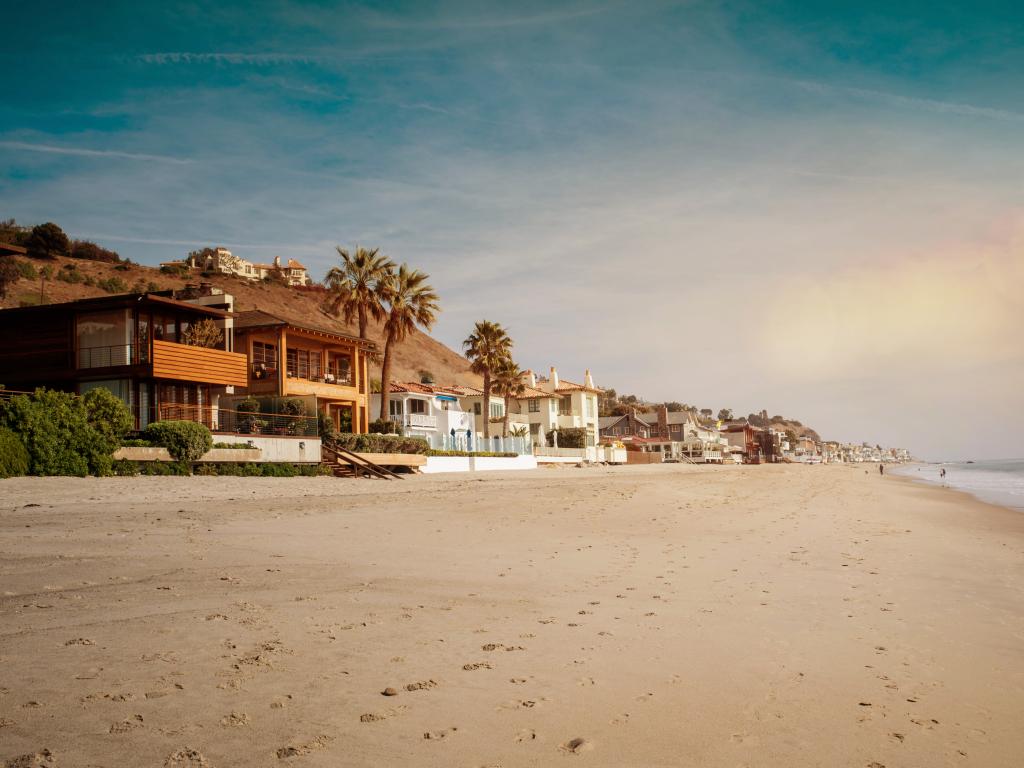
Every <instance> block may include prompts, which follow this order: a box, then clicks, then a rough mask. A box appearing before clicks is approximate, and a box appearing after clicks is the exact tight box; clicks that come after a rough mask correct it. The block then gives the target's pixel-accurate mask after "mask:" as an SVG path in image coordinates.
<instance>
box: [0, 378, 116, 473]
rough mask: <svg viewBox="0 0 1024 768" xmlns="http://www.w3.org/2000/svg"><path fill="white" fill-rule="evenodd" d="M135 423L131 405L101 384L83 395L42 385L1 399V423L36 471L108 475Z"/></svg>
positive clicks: (31, 468)
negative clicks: (100, 386)
mask: <svg viewBox="0 0 1024 768" xmlns="http://www.w3.org/2000/svg"><path fill="white" fill-rule="evenodd" d="M131 424H132V416H131V412H130V411H129V410H128V406H126V405H125V404H124V403H123V402H121V400H120V399H119V398H117V397H116V396H115V395H114V394H112V393H111V392H110V391H109V390H106V389H102V388H98V389H93V390H90V391H89V392H87V393H86V394H85V395H84V396H82V397H79V396H78V395H76V394H73V393H70V392H58V391H56V390H48V389H37V390H36V391H35V392H33V393H32V394H30V395H15V396H14V397H12V398H11V399H10V400H8V401H6V402H4V403H2V404H0V426H4V427H7V428H8V429H10V430H11V431H12V432H14V433H16V434H17V436H18V437H19V438H20V440H21V442H22V443H23V444H24V446H25V448H26V449H27V451H28V457H29V461H28V473H29V474H33V475H76V476H79V477H84V476H85V475H88V474H93V475H109V474H110V472H111V467H112V464H113V458H112V456H113V453H114V451H116V450H117V448H118V447H119V446H120V445H121V441H122V438H123V437H124V435H125V433H126V432H127V431H128V430H129V429H130V428H131Z"/></svg>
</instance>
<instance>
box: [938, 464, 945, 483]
mask: <svg viewBox="0 0 1024 768" xmlns="http://www.w3.org/2000/svg"><path fill="white" fill-rule="evenodd" d="M939 477H940V478H942V479H943V480H945V479H946V468H945V467H943V468H942V469H940V470H939Z"/></svg>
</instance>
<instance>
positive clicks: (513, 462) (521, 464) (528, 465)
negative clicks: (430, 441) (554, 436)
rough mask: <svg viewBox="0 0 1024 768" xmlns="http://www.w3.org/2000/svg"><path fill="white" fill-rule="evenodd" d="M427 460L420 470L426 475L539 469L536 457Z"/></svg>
mask: <svg viewBox="0 0 1024 768" xmlns="http://www.w3.org/2000/svg"><path fill="white" fill-rule="evenodd" d="M426 459H427V463H426V465H425V466H423V467H421V468H420V471H421V472H423V473H425V474H431V473H435V472H488V471H494V470H501V469H536V468H537V459H536V457H534V456H427V457H426Z"/></svg>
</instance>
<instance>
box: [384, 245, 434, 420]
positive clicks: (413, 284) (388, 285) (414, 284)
mask: <svg viewBox="0 0 1024 768" xmlns="http://www.w3.org/2000/svg"><path fill="white" fill-rule="evenodd" d="M429 279H430V276H429V275H427V274H426V273H425V272H420V271H419V270H418V269H410V268H409V267H408V265H406V264H403V265H402V266H400V267H399V268H398V271H397V272H394V273H392V274H391V275H390V276H389V277H388V278H386V279H385V280H384V281H383V297H384V303H385V304H386V305H387V311H386V312H385V315H384V362H383V363H381V367H380V391H381V398H380V418H381V420H386V419H387V417H388V392H389V391H390V390H391V353H392V351H393V349H394V346H395V345H396V344H400V343H401V342H403V341H405V337H406V336H408V335H409V334H410V333H412V332H413V331H414V330H416V326H418V325H419V326H422V327H423V329H424V330H428V331H429V330H430V328H431V327H432V326H433V325H434V321H435V320H436V319H437V313H438V312H439V311H440V307H438V304H437V302H438V297H437V294H436V293H434V289H433V288H432V287H431V286H430V284H429V283H427V280H429Z"/></svg>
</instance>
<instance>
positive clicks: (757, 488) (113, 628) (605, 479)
mask: <svg viewBox="0 0 1024 768" xmlns="http://www.w3.org/2000/svg"><path fill="white" fill-rule="evenodd" d="M838 469H839V467H829V466H822V467H818V466H815V467H802V466H800V467H797V466H790V465H766V466H758V467H725V468H719V467H712V468H705V467H691V466H681V465H656V466H655V465H651V466H644V467H612V468H600V469H583V470H577V469H564V470H543V471H541V470H537V471H530V472H510V473H493V474H492V473H485V474H483V475H481V476H469V477H467V476H466V475H465V474H459V475H445V476H442V475H434V476H423V477H412V478H410V479H408V480H407V481H402V482H392V483H378V482H375V481H338V480H336V479H334V478H311V479H310V478H307V479H301V480H300V479H297V478H255V479H252V480H246V479H244V478H230V479H227V478H202V477H197V478H176V477H166V478H165V477H153V478H109V479H78V478H19V479H13V480H6V481H2V482H0V489H2V490H4V491H5V493H4V501H3V502H2V503H0V581H2V582H3V583H4V587H3V589H4V592H3V593H0V619H2V622H0V626H2V627H3V628H2V629H0V657H2V659H3V663H4V667H3V668H4V680H3V684H2V687H0V743H3V745H4V746H3V747H2V748H0V763H2V762H3V761H4V760H11V759H14V758H17V757H20V756H22V755H29V756H32V755H42V754H43V750H44V749H45V750H50V751H51V752H52V753H53V756H54V759H53V762H54V763H55V764H56V765H80V764H81V765H89V764H104V765H107V764H120V763H123V762H124V761H125V760H126V759H128V756H129V755H131V756H132V759H133V761H134V762H137V763H138V764H146V765H161V766H171V767H172V768H193V767H194V766H198V765H202V766H206V767H207V768H225V766H267V767H270V766H274V767H275V768H280V766H282V765H284V764H285V763H286V762H287V763H288V764H292V763H294V764H295V765H301V766H314V767H316V768H319V767H320V766H323V767H324V768H326V766H334V765H339V764H344V765H346V766H371V765H384V764H387V765H422V766H448V765H477V766H480V765H499V764H500V765H501V766H503V767H504V768H515V767H517V766H532V765H548V764H554V763H556V762H558V761H561V760H563V759H566V760H576V759H580V760H583V761H584V762H586V763H587V765H589V766H609V768H610V767H611V766H620V765H644V766H664V767H665V768H668V766H676V765H679V764H680V756H681V755H685V756H686V758H685V761H684V762H686V763H687V764H692V765H699V766H704V767H705V768H718V767H719V766H721V767H722V768H733V766H736V765H743V764H748V765H793V766H807V767H808V768H810V766H818V765H850V766H868V765H875V766H878V765H884V766H889V767H890V768H894V767H895V766H899V765H911V764H913V765H956V766H972V767H973V766H978V768H1002V767H1003V766H1005V767H1006V768H1011V766H1016V763H1017V761H1018V757H1019V755H1020V754H1022V753H1024V733H1022V732H1021V731H1020V729H1019V727H1018V723H1017V720H1018V719H1019V718H1018V713H1019V712H1020V711H1022V709H1024V615H1022V614H1021V611H1020V605H1021V596H1022V595H1024V517H1022V516H1020V515H1018V514H993V512H992V510H993V508H994V509H999V510H1001V511H1002V512H1003V513H1007V512H1012V510H1009V509H1005V508H1002V507H996V506H994V505H991V504H987V503H985V502H982V501H978V500H975V499H974V498H973V497H971V496H969V495H967V494H962V495H957V494H961V493H962V492H959V491H954V492H953V493H952V494H950V493H941V491H946V490H951V489H945V488H927V487H926V486H924V485H922V484H920V483H915V482H912V479H911V478H907V477H901V476H896V475H891V476H890V477H889V478H885V479H891V478H892V477H897V479H898V480H900V481H901V482H896V483H891V482H885V481H884V480H885V479H882V478H879V477H878V476H877V470H876V474H875V475H864V474H863V473H860V472H856V471H855V472H841V471H838ZM936 491H938V493H937V492H936ZM29 504H33V505H40V506H28V505H29ZM387 688H392V689H394V691H395V694H396V695H394V696H390V695H389V696H384V695H382V693H381V692H382V691H384V690H385V689H387ZM58 723H59V726H58V725H57V724H58ZM577 740H579V741H577ZM197 755H198V756H199V757H196V756H197ZM26 764H31V763H26ZM42 764H44V765H45V764H46V763H45V762H43V763H42Z"/></svg>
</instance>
